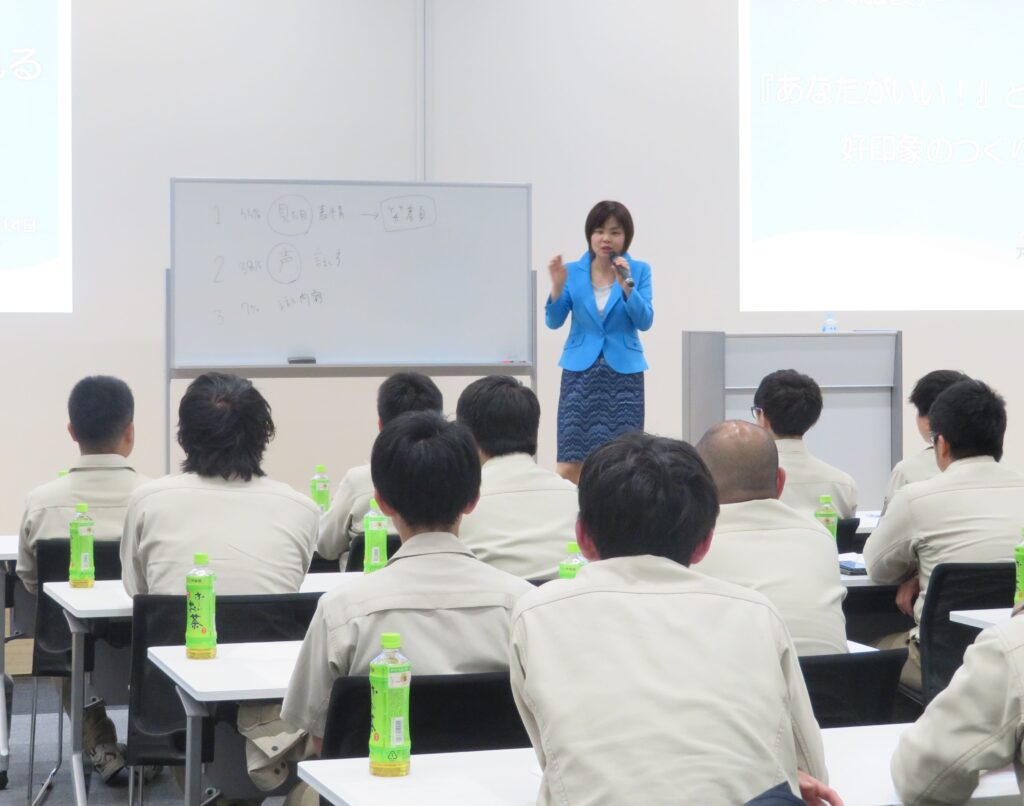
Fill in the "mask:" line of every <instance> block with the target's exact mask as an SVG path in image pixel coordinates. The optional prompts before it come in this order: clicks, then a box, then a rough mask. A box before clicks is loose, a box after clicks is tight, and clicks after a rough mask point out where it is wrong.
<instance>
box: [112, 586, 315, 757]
mask: <svg viewBox="0 0 1024 806" xmlns="http://www.w3.org/2000/svg"><path fill="white" fill-rule="evenodd" d="M320 596H321V594H320V593H279V594H267V595H260V596H219V597H217V641H218V642H219V643H222V644H231V643H240V642H246V641H298V640H301V639H302V638H304V637H305V635H306V629H307V628H308V627H309V622H310V621H312V619H313V613H314V612H316V605H317V601H318V600H319V599H320ZM184 639H185V597H184V596H183V595H182V596H163V595H156V594H140V595H138V596H136V597H135V598H134V600H133V602H132V661H131V688H130V693H129V698H128V739H127V743H128V753H127V759H128V763H129V764H132V765H141V764H165V765H181V764H184V763H185V711H184V710H183V708H182V705H181V700H180V699H179V698H178V695H177V693H176V692H175V690H174V684H173V683H172V682H171V679H170V678H169V677H168V676H167V675H165V674H164V673H163V672H161V671H160V670H159V669H158V668H157V667H156V666H155V665H154V664H153V663H152V662H151V661H150V660H149V658H148V656H147V653H148V650H149V648H150V647H151V646H162V645H163V646H166V645H173V644H181V643H182V642H183V641H184ZM212 742H213V731H212V730H207V729H205V728H204V730H203V760H204V761H209V760H210V759H211V758H212V750H213V745H212Z"/></svg>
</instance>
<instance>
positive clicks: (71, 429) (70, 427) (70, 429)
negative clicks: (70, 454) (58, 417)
mask: <svg viewBox="0 0 1024 806" xmlns="http://www.w3.org/2000/svg"><path fill="white" fill-rule="evenodd" d="M68 434H69V435H70V436H71V439H73V440H74V441H75V442H78V434H76V433H75V427H74V426H73V425H72V424H71V423H68Z"/></svg>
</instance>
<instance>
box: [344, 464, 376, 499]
mask: <svg viewBox="0 0 1024 806" xmlns="http://www.w3.org/2000/svg"><path fill="white" fill-rule="evenodd" d="M341 483H342V484H344V485H347V486H349V487H352V488H354V489H355V490H357V491H359V490H363V489H368V490H369V491H370V492H373V477H372V476H371V475H370V466H369V465H368V464H366V465H356V466H355V467H350V468H349V469H348V470H346V471H345V475H344V476H342V479H341Z"/></svg>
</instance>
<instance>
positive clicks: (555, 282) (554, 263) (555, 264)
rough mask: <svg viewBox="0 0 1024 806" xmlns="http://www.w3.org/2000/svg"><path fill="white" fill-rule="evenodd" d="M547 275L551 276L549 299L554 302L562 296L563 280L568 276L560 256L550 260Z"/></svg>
mask: <svg viewBox="0 0 1024 806" xmlns="http://www.w3.org/2000/svg"><path fill="white" fill-rule="evenodd" d="M548 273H549V274H550V275H551V299H552V301H554V300H556V299H558V298H559V297H560V296H562V289H564V288H565V278H566V277H567V276H568V271H567V270H566V268H565V263H563V262H562V256H561V255H555V256H554V257H553V258H551V262H550V263H548Z"/></svg>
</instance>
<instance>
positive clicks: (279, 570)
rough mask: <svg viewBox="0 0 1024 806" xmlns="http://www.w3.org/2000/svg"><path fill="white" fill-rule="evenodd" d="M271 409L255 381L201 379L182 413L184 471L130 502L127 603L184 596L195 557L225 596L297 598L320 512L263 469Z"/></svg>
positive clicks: (125, 540) (211, 375)
mask: <svg viewBox="0 0 1024 806" xmlns="http://www.w3.org/2000/svg"><path fill="white" fill-rule="evenodd" d="M273 436H274V421H273V420H272V419H271V417H270V406H268V405H267V401H266V400H264V399H263V395H261V394H260V393H259V392H258V391H257V390H256V388H255V387H254V386H253V385H252V383H250V382H249V381H248V380H246V379H244V378H239V377H237V376H235V375H227V374H224V373H221V372H208V373H206V374H204V375H200V376H199V377H198V378H196V379H195V380H194V381H192V383H191V384H189V387H188V389H186V390H185V396H184V397H183V398H182V399H181V404H180V405H179V407H178V444H179V445H181V447H182V449H183V450H184V451H185V461H184V462H183V463H182V470H183V471H184V472H183V473H180V474H177V475H171V476H165V477H164V478H162V479H157V480H156V481H151V482H149V483H148V484H144V485H143V486H141V487H139V488H138V489H137V490H136V491H135V494H134V495H133V496H132V498H131V501H130V502H129V505H128V514H127V515H126V516H125V523H124V536H123V537H122V539H121V569H122V578H123V581H124V588H125V590H126V591H127V592H128V595H129V596H134V595H135V594H136V593H168V594H181V593H184V592H185V575H186V574H187V573H188V571H189V569H190V568H191V567H192V565H193V556H194V555H195V553H196V552H206V553H207V554H209V555H210V568H211V570H212V571H213V572H214V573H215V574H216V575H217V593H218V594H222V595H223V594H257V593H292V592H295V591H297V590H298V589H299V585H301V584H302V580H303V578H304V577H305V575H306V569H307V568H308V567H309V561H310V559H311V558H312V556H313V546H314V545H315V543H316V532H317V524H318V523H319V520H320V510H319V509H318V508H317V506H316V504H314V503H313V502H312V501H311V500H310V499H309V498H308V497H306V496H304V495H300V494H299V493H297V492H296V491H295V490H293V489H292V488H291V487H289V486H288V485H287V484H282V483H281V482H279V481H271V480H270V479H268V478H266V475H265V474H264V472H263V469H262V468H261V466H260V465H261V463H262V461H263V453H264V451H265V450H266V447H267V443H268V442H269V441H270V439H272V438H273Z"/></svg>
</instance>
